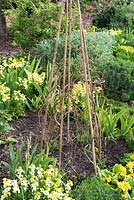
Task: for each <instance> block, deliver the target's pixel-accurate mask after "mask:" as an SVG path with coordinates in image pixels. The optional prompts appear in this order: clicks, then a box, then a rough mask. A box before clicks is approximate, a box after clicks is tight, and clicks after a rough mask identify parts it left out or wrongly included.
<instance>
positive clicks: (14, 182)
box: [12, 180, 20, 193]
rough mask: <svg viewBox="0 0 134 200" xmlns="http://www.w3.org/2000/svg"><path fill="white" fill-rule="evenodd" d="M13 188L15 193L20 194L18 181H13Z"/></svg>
mask: <svg viewBox="0 0 134 200" xmlns="http://www.w3.org/2000/svg"><path fill="white" fill-rule="evenodd" d="M12 188H13V193H20V189H19V186H18V183H17V180H12Z"/></svg>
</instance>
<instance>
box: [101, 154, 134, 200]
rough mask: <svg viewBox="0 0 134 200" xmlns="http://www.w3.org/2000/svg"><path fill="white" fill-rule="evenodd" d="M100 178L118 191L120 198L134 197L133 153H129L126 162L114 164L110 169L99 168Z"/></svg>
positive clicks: (127, 199)
mask: <svg viewBox="0 0 134 200" xmlns="http://www.w3.org/2000/svg"><path fill="white" fill-rule="evenodd" d="M99 175H100V177H101V179H102V180H103V181H104V182H105V183H107V184H109V185H110V186H111V188H113V189H116V190H117V191H119V192H120V194H121V196H122V199H126V200H129V199H131V200H132V199H134V189H133V188H134V179H133V178H134V154H131V155H130V157H129V159H128V157H127V163H126V164H125V165H124V166H123V165H121V164H116V165H114V167H113V169H112V171H109V170H107V169H104V170H99Z"/></svg>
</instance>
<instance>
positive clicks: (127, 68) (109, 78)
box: [97, 58, 134, 101]
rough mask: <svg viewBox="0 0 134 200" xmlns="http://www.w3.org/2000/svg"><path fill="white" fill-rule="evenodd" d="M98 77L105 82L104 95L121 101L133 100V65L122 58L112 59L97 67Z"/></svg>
mask: <svg viewBox="0 0 134 200" xmlns="http://www.w3.org/2000/svg"><path fill="white" fill-rule="evenodd" d="M97 70H98V72H99V73H100V77H101V78H102V79H104V80H105V83H104V86H105V88H104V89H105V90H104V92H105V94H106V95H107V96H108V97H109V98H113V99H116V100H121V101H129V100H133V99H134V90H133V88H134V82H133V74H134V63H133V62H131V61H130V60H124V59H122V58H113V59H111V60H109V59H108V60H107V61H106V62H102V63H101V64H100V65H98V67H97Z"/></svg>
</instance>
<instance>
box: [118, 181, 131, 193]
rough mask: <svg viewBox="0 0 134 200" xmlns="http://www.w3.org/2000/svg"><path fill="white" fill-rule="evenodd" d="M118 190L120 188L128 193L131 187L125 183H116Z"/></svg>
mask: <svg viewBox="0 0 134 200" xmlns="http://www.w3.org/2000/svg"><path fill="white" fill-rule="evenodd" d="M117 186H118V188H120V189H121V190H122V191H124V192H128V190H131V186H130V185H129V183H127V182H124V181H122V182H118V183H117Z"/></svg>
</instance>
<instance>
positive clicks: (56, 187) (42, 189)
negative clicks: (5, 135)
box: [1, 144, 74, 200]
mask: <svg viewBox="0 0 134 200" xmlns="http://www.w3.org/2000/svg"><path fill="white" fill-rule="evenodd" d="M29 145H30V144H29ZM29 145H28V147H27V151H26V154H25V158H26V160H25V162H24V161H23V158H22V146H21V147H20V148H19V149H18V150H17V152H16V154H15V152H14V150H13V146H12V145H10V156H11V164H7V163H6V166H8V168H9V169H10V172H12V173H11V177H13V178H10V177H9V178H3V185H2V188H1V189H2V191H1V200H4V199H6V200H8V199H10V200H11V199H14V200H18V199H20V200H21V199H22V200H23V199H27V200H28V199H29V200H30V199H31V198H32V199H36V200H37V199H42V200H43V199H45V200H46V199H51V200H54V199H55V200H59V199H61V200H74V199H73V198H71V195H70V193H71V187H72V185H73V183H72V181H71V180H68V181H67V182H65V181H63V175H62V174H61V172H60V171H59V169H58V168H57V167H56V166H55V164H56V162H55V159H54V158H50V157H48V155H47V154H44V151H42V152H41V153H39V154H36V147H37V146H35V147H34V148H33V149H32V150H31V149H30V146H29ZM30 152H31V153H30Z"/></svg>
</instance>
